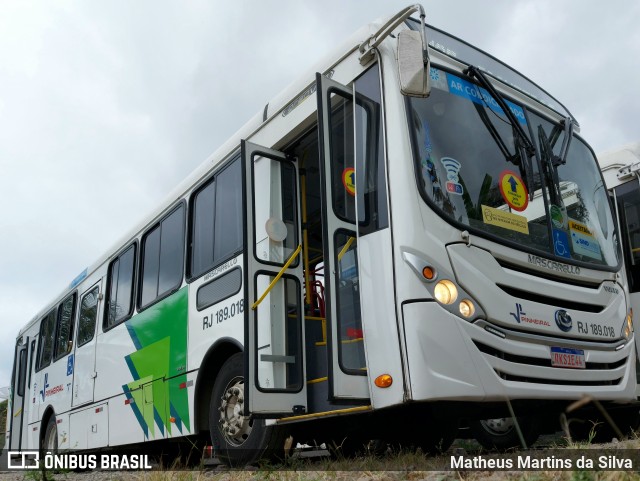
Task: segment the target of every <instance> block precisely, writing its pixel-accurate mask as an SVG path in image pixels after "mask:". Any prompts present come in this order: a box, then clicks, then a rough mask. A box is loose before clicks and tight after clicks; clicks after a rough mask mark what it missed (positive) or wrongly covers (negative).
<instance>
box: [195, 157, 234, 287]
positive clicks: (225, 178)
mask: <svg viewBox="0 0 640 481" xmlns="http://www.w3.org/2000/svg"><path fill="white" fill-rule="evenodd" d="M192 202H193V204H192V209H191V212H192V216H193V217H192V219H191V223H192V228H191V263H190V274H191V276H192V277H198V276H200V275H202V274H204V273H205V272H207V271H208V270H210V269H211V268H212V267H215V266H216V265H217V264H219V263H220V262H222V261H224V260H225V259H227V258H228V257H229V256H230V255H232V254H234V253H235V252H238V251H239V250H240V249H241V248H242V225H243V224H242V222H243V219H242V171H241V166H240V160H239V159H236V160H235V161H234V162H233V163H232V164H231V165H229V166H228V167H226V168H225V169H224V170H223V171H221V172H220V173H218V174H217V175H216V176H215V178H214V180H212V181H211V182H210V183H209V184H207V185H206V186H204V187H203V188H201V189H200V190H199V191H198V192H196V193H195V194H194V196H193V197H192Z"/></svg>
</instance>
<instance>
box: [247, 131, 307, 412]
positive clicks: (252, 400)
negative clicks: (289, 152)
mask: <svg viewBox="0 0 640 481" xmlns="http://www.w3.org/2000/svg"><path fill="white" fill-rule="evenodd" d="M242 155H243V172H244V174H243V175H244V179H245V182H244V183H243V189H244V195H245V202H244V205H245V219H246V230H247V241H246V242H245V243H244V245H245V259H246V272H245V279H246V282H245V297H246V299H247V301H246V302H247V303H248V306H247V307H246V308H245V313H246V317H245V346H247V348H246V349H245V377H246V379H248V383H245V406H248V407H249V409H248V410H249V411H250V412H251V413H255V414H259V413H268V414H270V415H273V416H287V415H292V414H294V413H296V414H297V413H301V412H304V411H305V410H306V386H305V383H304V382H303V375H302V373H303V372H304V352H303V349H302V346H303V344H304V326H303V323H302V289H301V285H302V262H301V260H300V259H301V255H300V249H299V246H300V244H299V239H300V238H301V234H300V221H299V208H298V206H299V205H300V199H299V196H298V174H297V168H296V166H295V164H294V163H293V161H291V160H290V159H288V158H287V157H286V156H285V155H284V154H283V153H281V152H278V151H275V150H272V149H268V148H264V147H260V146H258V145H255V144H252V143H250V142H247V141H242ZM246 414H248V413H247V412H246Z"/></svg>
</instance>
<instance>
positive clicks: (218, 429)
mask: <svg viewBox="0 0 640 481" xmlns="http://www.w3.org/2000/svg"><path fill="white" fill-rule="evenodd" d="M243 412H244V355H243V354H242V353H236V354H234V355H233V356H231V357H230V358H229V359H227V361H226V362H225V363H224V364H223V366H222V368H221V369H220V372H219V373H218V376H217V377H216V380H215V382H214V384H213V389H212V391H211V403H210V406H209V432H210V434H211V443H212V445H213V447H214V450H215V453H216V456H217V457H218V458H219V459H220V461H222V462H223V463H225V464H227V465H228V466H232V467H242V466H245V465H247V464H254V463H256V462H257V461H259V460H261V459H265V458H266V459H268V460H270V461H273V460H278V459H279V460H282V459H283V458H284V441H285V439H286V432H285V431H284V430H283V429H282V428H281V427H280V426H266V425H265V421H264V419H255V418H252V417H245V416H244V415H243Z"/></svg>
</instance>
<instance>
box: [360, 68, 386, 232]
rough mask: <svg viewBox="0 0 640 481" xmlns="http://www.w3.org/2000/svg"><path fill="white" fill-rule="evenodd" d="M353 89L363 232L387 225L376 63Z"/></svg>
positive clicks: (378, 75) (380, 112)
mask: <svg viewBox="0 0 640 481" xmlns="http://www.w3.org/2000/svg"><path fill="white" fill-rule="evenodd" d="M355 90H356V109H355V114H356V176H357V179H356V184H357V186H358V189H357V191H356V195H357V196H358V225H359V231H360V235H365V234H369V233H371V232H375V231H377V230H379V229H383V228H385V227H388V225H389V214H388V209H387V182H386V176H385V168H384V139H383V134H382V106H381V104H382V94H381V92H380V68H379V66H378V64H376V65H375V66H373V67H371V68H370V69H369V70H367V72H366V73H365V74H364V75H363V76H362V77H360V78H358V79H357V80H356V82H355Z"/></svg>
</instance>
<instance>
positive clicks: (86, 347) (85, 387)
mask: <svg viewBox="0 0 640 481" xmlns="http://www.w3.org/2000/svg"><path fill="white" fill-rule="evenodd" d="M100 284H101V283H100V282H99V283H97V284H95V285H94V286H93V287H91V288H90V289H89V290H88V291H87V292H85V293H84V294H82V296H81V297H80V304H79V308H78V328H77V337H76V349H75V352H74V359H73V360H72V361H71V362H68V363H67V373H68V374H71V373H73V395H72V399H71V405H72V406H79V405H82V404H85V403H90V402H93V389H94V386H95V378H96V372H95V368H96V366H95V364H96V342H97V341H96V335H95V334H96V324H97V319H98V314H99V312H98V311H99V308H100V299H101V296H100Z"/></svg>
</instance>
